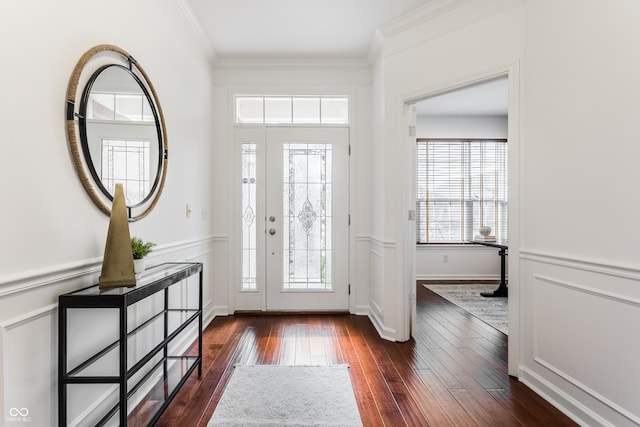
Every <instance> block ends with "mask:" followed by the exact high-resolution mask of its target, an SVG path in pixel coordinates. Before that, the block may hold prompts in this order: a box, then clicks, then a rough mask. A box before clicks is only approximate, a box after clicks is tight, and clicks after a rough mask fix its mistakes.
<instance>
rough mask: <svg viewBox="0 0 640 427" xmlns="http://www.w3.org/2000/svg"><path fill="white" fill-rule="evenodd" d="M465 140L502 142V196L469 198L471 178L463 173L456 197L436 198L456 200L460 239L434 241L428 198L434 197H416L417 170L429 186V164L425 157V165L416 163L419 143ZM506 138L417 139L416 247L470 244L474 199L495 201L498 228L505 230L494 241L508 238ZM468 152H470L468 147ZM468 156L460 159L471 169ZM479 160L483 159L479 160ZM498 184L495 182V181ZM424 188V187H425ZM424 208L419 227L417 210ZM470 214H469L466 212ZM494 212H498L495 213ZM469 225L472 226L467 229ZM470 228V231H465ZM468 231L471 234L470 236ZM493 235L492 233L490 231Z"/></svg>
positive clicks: (437, 198)
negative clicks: (421, 173)
mask: <svg viewBox="0 0 640 427" xmlns="http://www.w3.org/2000/svg"><path fill="white" fill-rule="evenodd" d="M430 142H431V143H466V144H469V146H470V144H474V143H485V142H490V143H503V144H505V149H504V152H503V153H502V159H501V165H502V166H503V168H504V171H503V173H502V175H501V179H502V182H503V189H502V190H503V191H502V192H501V194H502V195H503V198H500V197H495V198H493V199H483V198H481V199H480V200H477V201H474V200H472V199H471V197H468V196H467V194H468V192H469V189H470V187H471V184H470V182H471V178H468V179H467V178H464V174H461V179H462V181H463V182H462V183H461V184H462V188H461V191H460V194H461V196H460V197H458V198H442V197H436V198H435V200H437V201H440V202H445V203H446V202H447V201H448V202H449V203H457V204H459V206H460V215H461V219H460V221H459V227H460V240H457V239H456V240H434V241H429V201H430V200H434V199H429V197H428V192H425V196H424V197H419V192H420V188H421V187H420V185H421V181H420V176H419V174H420V171H421V170H424V171H425V173H426V174H427V176H426V177H425V178H424V182H425V183H424V186H425V187H427V186H428V172H426V171H427V170H428V165H427V163H426V162H428V160H427V158H426V157H425V165H424V166H423V167H422V169H421V166H420V165H419V162H420V161H421V159H420V153H419V148H418V147H419V144H425V145H426V144H429V143H430ZM506 144H508V140H507V139H506V138H416V160H415V162H416V163H415V166H416V195H415V206H416V245H419V246H425V245H461V244H465V243H469V241H470V240H471V239H473V238H474V235H475V234H474V233H477V231H478V230H477V227H475V223H476V222H477V221H476V219H477V218H475V219H474V216H473V210H474V207H473V203H476V202H480V203H483V202H486V201H493V203H495V205H496V208H498V205H500V206H499V209H500V210H501V211H502V219H499V218H497V217H496V218H495V221H494V222H498V221H500V223H501V227H498V228H501V229H503V230H504V231H503V232H502V234H501V235H499V236H496V237H497V240H506V239H507V238H508V229H507V226H508V206H509V194H508V145H506ZM467 151H468V153H470V152H471V149H470V148H469V149H468V150H467ZM470 158H471V155H470V154H468V155H467V157H466V158H465V159H464V161H463V162H466V163H465V166H464V167H466V168H471V166H470V165H471V164H472V162H471V160H470ZM481 163H482V162H481ZM496 185H497V184H496ZM427 188H428V187H427ZM425 191H426V189H425ZM421 206H422V207H423V209H422V210H423V211H425V214H424V215H422V217H424V226H421V221H422V220H421V215H420V213H421V212H422V211H421V209H420V207H421ZM469 213H470V214H469ZM496 215H497V214H496ZM466 216H470V219H469V218H467V217H466ZM479 221H482V219H480V220H479ZM479 224H480V225H482V222H480V223H479ZM469 227H471V228H470V229H469ZM468 229H469V230H468ZM492 229H493V230H492V231H495V228H494V227H492ZM469 233H471V234H470V235H469ZM492 234H493V233H492ZM421 236H424V238H425V240H424V241H420V238H421Z"/></svg>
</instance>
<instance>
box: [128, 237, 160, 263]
mask: <svg viewBox="0 0 640 427" xmlns="http://www.w3.org/2000/svg"><path fill="white" fill-rule="evenodd" d="M155 245H156V244H155V243H153V242H144V241H143V240H142V239H141V238H139V237H135V236H134V237H132V238H131V250H132V251H133V259H142V258H144V257H146V256H147V255H149V253H151V251H152V250H153V247H154V246H155Z"/></svg>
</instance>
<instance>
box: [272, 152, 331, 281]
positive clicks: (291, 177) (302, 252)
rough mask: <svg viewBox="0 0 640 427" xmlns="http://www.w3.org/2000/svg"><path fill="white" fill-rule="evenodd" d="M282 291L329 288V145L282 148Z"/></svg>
mask: <svg viewBox="0 0 640 427" xmlns="http://www.w3.org/2000/svg"><path fill="white" fill-rule="evenodd" d="M282 154H283V158H282V163H283V171H282V176H283V183H282V184H283V188H282V192H283V193H282V194H283V197H282V201H283V206H282V218H283V221H282V226H283V230H282V232H283V257H282V258H283V265H282V272H283V278H282V279H283V283H282V289H283V290H304V289H323V290H330V289H332V283H331V277H332V275H331V265H332V256H331V252H332V251H331V235H332V232H331V230H332V215H331V208H332V205H333V204H332V184H333V181H332V174H331V172H332V167H331V165H332V147H331V144H283V149H282Z"/></svg>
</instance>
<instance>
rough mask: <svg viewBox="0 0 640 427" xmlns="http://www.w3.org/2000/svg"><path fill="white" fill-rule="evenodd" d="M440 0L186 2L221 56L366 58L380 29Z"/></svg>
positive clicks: (215, 50)
mask: <svg viewBox="0 0 640 427" xmlns="http://www.w3.org/2000/svg"><path fill="white" fill-rule="evenodd" d="M435 1H436V0H183V2H184V3H185V5H186V6H187V8H188V9H190V11H191V14H192V17H193V19H194V20H195V21H196V22H197V24H198V25H199V27H200V30H201V31H202V33H203V34H204V36H205V37H206V39H207V41H208V42H209V44H210V45H211V47H212V48H213V51H214V52H215V54H216V56H217V57H218V58H261V57H269V58H274V57H276V58H292V57H295V58H349V59H352V58H361V59H364V58H366V57H367V54H368V51H369V46H370V45H371V42H372V40H373V37H374V35H375V32H376V29H378V28H379V27H380V26H381V25H382V24H385V23H388V22H390V21H392V20H394V19H396V18H399V17H401V16H404V15H406V14H407V13H409V12H411V11H414V10H416V9H417V8H419V7H422V6H424V5H426V4H429V3H434V2H435Z"/></svg>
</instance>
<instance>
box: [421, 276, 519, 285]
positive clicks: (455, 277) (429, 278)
mask: <svg viewBox="0 0 640 427" xmlns="http://www.w3.org/2000/svg"><path fill="white" fill-rule="evenodd" d="M507 279H508V277H507ZM416 280H465V281H475V282H476V283H478V282H479V281H483V280H500V275H499V274H497V275H496V274H419V275H416Z"/></svg>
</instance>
